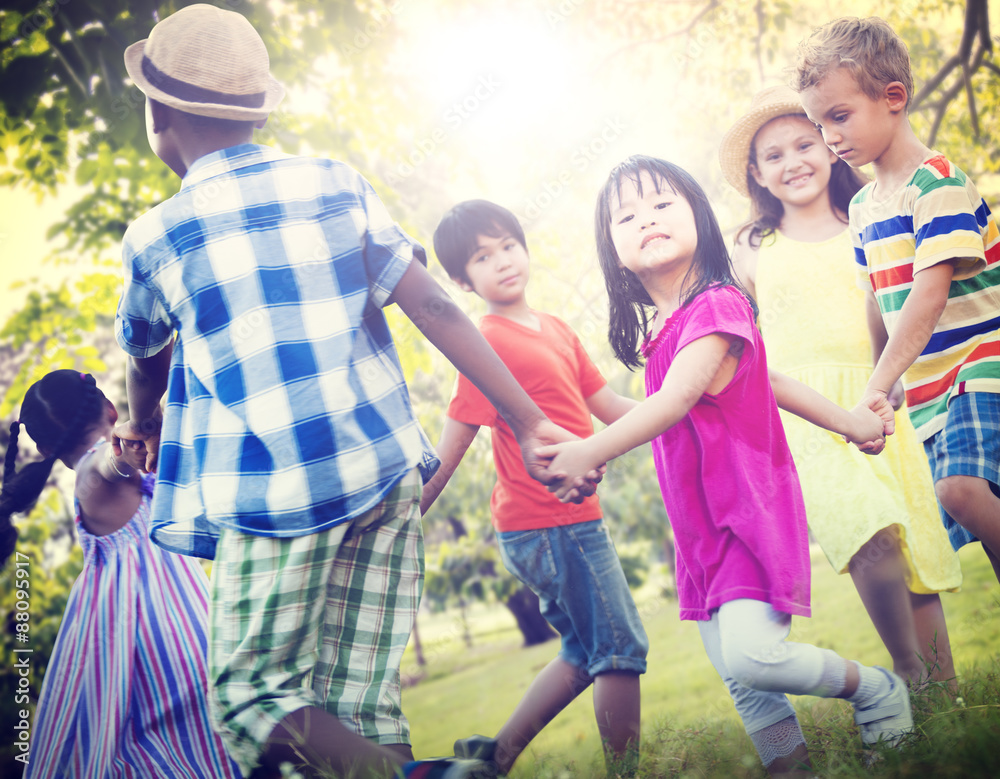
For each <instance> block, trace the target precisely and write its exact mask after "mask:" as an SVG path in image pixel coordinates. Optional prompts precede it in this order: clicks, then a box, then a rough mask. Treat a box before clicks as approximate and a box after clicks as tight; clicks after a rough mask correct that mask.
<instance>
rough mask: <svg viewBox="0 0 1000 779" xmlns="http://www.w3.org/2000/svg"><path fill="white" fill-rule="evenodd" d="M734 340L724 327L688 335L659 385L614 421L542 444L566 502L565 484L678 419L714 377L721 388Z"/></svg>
mask: <svg viewBox="0 0 1000 779" xmlns="http://www.w3.org/2000/svg"><path fill="white" fill-rule="evenodd" d="M736 344H738V345H739V346H742V344H743V342H742V340H741V339H739V338H737V337H735V336H730V335H725V334H722V333H713V334H712V335H707V336H704V337H703V338H699V339H697V340H696V341H692V342H691V343H690V344H688V345H687V346H685V347H684V348H683V349H681V351H680V352H678V354H677V356H676V357H675V358H674V361H673V363H672V364H671V366H670V369H669V370H668V371H667V375H666V377H665V378H664V380H663V384H662V385H661V386H660V389H659V390H657V391H656V393H655V394H653V395H650V396H649V397H648V398H646V400H644V401H642V402H641V403H638V404H636V406H635V407H634V408H633V409H632V410H631V411H629V412H628V413H627V414H625V415H624V416H623V417H621V418H620V419H619V420H618V421H617V422H614V423H613V424H611V425H609V426H608V427H606V428H604V429H603V430H601V431H599V432H597V433H595V434H594V435H592V436H591V437H590V438H587V439H584V440H582V441H570V442H568V443H562V444H556V445H554V446H547V447H544V448H542V449H540V450H539V451H538V455H539V457H542V458H545V459H548V458H551V462H550V463H549V470H550V471H551V472H552V473H554V474H555V475H556V477H557V478H560V477H561V478H564V479H565V481H563V482H562V484H563V487H562V488H560V489H556V490H553V491H554V492H555V493H556V495H557V496H558V497H559V499H560V500H563V502H565V498H564V496H563V490H564V489H565V485H567V484H571V483H572V482H573V481H574V480H575V479H578V478H582V477H584V476H585V475H586V474H587V473H588V472H590V471H592V470H593V469H595V468H597V467H598V466H600V465H602V464H604V463H606V462H608V461H609V460H613V459H614V458H615V457H618V456H620V455H622V454H624V453H625V452H628V451H630V450H632V449H635V448H636V447H637V446H641V445H642V444H645V443H648V442H649V441H652V440H653V439H654V438H656V436H658V435H660V434H661V433H662V432H664V431H665V430H669V429H670V428H671V427H673V426H674V425H675V424H677V423H678V422H679V421H680V420H681V419H683V418H684V417H685V416H686V415H687V413H688V411H690V410H691V408H692V407H693V406H694V404H695V403H697V402H698V399H699V398H700V397H701V396H702V395H703V394H704V393H705V392H706V391H709V389H710V388H711V389H712V390H715V389H716V387H717V385H718V384H719V381H717V378H722V379H725V382H724V383H723V384H722V387H718V389H719V390H721V389H722V388H723V387H724V386H725V383H728V380H729V379H731V378H732V375H733V373H735V360H734V358H733V357H732V356H731V355H730V352H731V351H732V349H733V346H734V345H736ZM727 358H728V359H727Z"/></svg>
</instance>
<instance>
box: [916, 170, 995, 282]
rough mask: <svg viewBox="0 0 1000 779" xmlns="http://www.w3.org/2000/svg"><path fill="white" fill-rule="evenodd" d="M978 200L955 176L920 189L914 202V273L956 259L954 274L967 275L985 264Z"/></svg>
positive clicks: (980, 269)
mask: <svg viewBox="0 0 1000 779" xmlns="http://www.w3.org/2000/svg"><path fill="white" fill-rule="evenodd" d="M978 200H979V198H977V199H976V201H977V202H973V198H972V192H970V188H969V187H968V186H966V185H965V184H964V182H962V181H960V180H959V179H957V178H954V177H947V178H942V179H938V180H936V181H935V183H934V186H932V187H929V188H927V189H924V190H923V191H921V192H920V194H919V195H918V196H917V197H916V200H915V201H914V204H913V235H914V239H915V241H916V251H915V254H914V259H913V272H914V273H919V272H920V271H922V270H925V269H926V268H930V267H932V266H934V265H938V264H940V263H942V262H947V261H949V260H955V261H956V262H955V278H956V279H965V278H969V277H971V276H975V275H976V274H977V273H979V272H980V271H982V270H983V269H984V268H985V267H986V256H985V253H984V248H983V236H982V233H981V232H980V229H979V221H978V220H977V219H976V210H977V209H978V207H979V202H978Z"/></svg>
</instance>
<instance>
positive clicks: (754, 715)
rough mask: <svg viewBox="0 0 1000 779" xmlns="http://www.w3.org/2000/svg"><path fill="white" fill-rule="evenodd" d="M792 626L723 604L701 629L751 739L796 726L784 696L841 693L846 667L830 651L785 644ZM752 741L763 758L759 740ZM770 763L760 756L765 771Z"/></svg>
mask: <svg viewBox="0 0 1000 779" xmlns="http://www.w3.org/2000/svg"><path fill="white" fill-rule="evenodd" d="M791 624H792V618H791V615H789V614H784V613H782V612H780V611H776V610H775V609H774V608H773V607H772V606H771V605H770V604H769V603H763V602H761V601H756V600H747V599H741V600H734V601H730V602H729V603H725V604H723V605H722V606H721V607H720V608H719V609H718V610H717V611H715V612H714V613H713V614H712V618H711V619H709V620H707V621H704V622H699V623H698V629H699V630H700V631H701V640H702V643H703V644H704V645H705V651H706V652H707V653H708V658H709V660H711V661H712V665H713V666H715V670H716V671H718V673H719V676H721V677H722V681H723V682H725V684H726V687H727V688H728V689H729V694H730V695H731V696H732V698H733V702H734V703H735V704H736V711H737V713H738V714H739V715H740V719H741V720H742V721H743V726H744V727H745V728H746V731H747V733H748V734H750V736H751V738H753V737H754V735H755V734H757V733H758V732H760V731H763V730H764V729H765V728H770V727H771V726H773V725H776V724H777V723H779V722H782V721H783V720H789V719H791V720H792V721H793V722H794V720H795V709H793V708H792V705H791V703H789V701H788V699H787V698H786V697H785V693H790V694H793V695H818V696H820V697H824V698H826V697H830V696H832V695H835V694H838V693H840V692H842V691H843V688H844V676H845V674H846V668H847V666H846V661H845V660H843V659H842V658H841V657H840V656H839V655H837V654H836V653H835V652H832V651H830V650H829V649H820V648H819V647H815V646H813V645H812V644H798V643H795V642H792V641H786V639H787V638H788V633H789V630H790V629H791ZM786 729H787V728H786ZM795 729H796V731H798V726H797V725H796V726H795ZM762 735H763V734H762ZM753 740H754V744H755V746H757V748H758V752H761V745H760V744H759V743H758V740H759V739H757V738H753ZM793 741H794V742H795V743H790V744H788V745H787V747H788V751H787V752H785V754H790V753H791V751H792V749H793V748H794V746H795V745H796V744H798V743H804V742H803V741H802V738H801V731H798V736H797V737H795V738H793ZM779 752H784V749H781V748H779ZM777 756H783V755H780V754H779V755H777ZM768 757H772V759H773V756H770V755H765V754H764V753H763V752H761V759H762V760H764V764H765V765H767V764H768V763H769V762H770V760H769V759H768Z"/></svg>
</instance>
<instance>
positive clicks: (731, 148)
mask: <svg viewBox="0 0 1000 779" xmlns="http://www.w3.org/2000/svg"><path fill="white" fill-rule="evenodd" d="M787 114H803V115H805V111H804V110H803V108H802V103H801V101H800V100H799V96H798V94H797V93H796V92H794V91H793V90H791V89H790V88H788V87H786V86H782V85H779V86H774V87H768V88H767V89H762V90H761V91H760V92H758V93H757V94H756V95H754V96H753V100H752V101H751V103H750V110H749V111H748V112H747V113H745V114H744V115H743V116H741V117H740V118H739V119H737V120H736V123H735V124H734V125H733V126H732V127H731V128H729V132H727V133H726V135H725V137H724V138H723V139H722V145H720V146H719V164H720V165H721V166H722V173H723V175H725V177H726V181H728V182H729V183H730V184H732V185H733V187H734V188H735V189H736V190H737V191H738V192H739V193H740V194H741V195H743V196H744V197H749V196H750V193H749V192H748V191H747V165H748V164H749V162H750V144H751V143H753V138H754V136H755V135H756V134H757V131H758V130H759V129H760V128H761V127H763V126H764V125H765V124H767V123H768V122H770V121H771V120H772V119H776V118H777V117H779V116H785V115H787Z"/></svg>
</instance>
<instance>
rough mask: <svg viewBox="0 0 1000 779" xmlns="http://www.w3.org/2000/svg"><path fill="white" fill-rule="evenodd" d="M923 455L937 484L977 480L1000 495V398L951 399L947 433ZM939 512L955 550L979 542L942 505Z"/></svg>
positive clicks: (936, 437)
mask: <svg viewBox="0 0 1000 779" xmlns="http://www.w3.org/2000/svg"><path fill="white" fill-rule="evenodd" d="M924 451H925V452H926V453H927V459H928V460H929V461H930V464H931V474H932V475H933V477H934V481H935V482H938V481H940V480H941V479H943V478H944V477H945V476H978V477H979V478H980V479H986V481H988V482H989V483H990V489H992V490H993V493H994V494H995V495H1000V395H998V394H996V393H994V392H967V393H965V394H964V395H958V396H956V397H954V398H952V400H951V402H950V403H948V420H947V421H946V422H945V426H944V429H943V430H941V431H940V432H938V433H935V434H934V435H932V436H931V437H930V438H928V439H927V440H926V441H924ZM938 509H939V511H940V512H941V521H942V522H943V523H944V527H945V530H947V531H948V539H949V540H950V541H951V546H952V548H953V549H956V550H958V549H961V548H962V547H963V546H965V545H966V544H971V543H972V542H973V541H978V540H979V539H978V538H976V537H975V536H974V535H973V534H972V533H970V532H969V531H968V530H966V529H965V528H964V527H962V526H961V525H960V524H958V523H957V522H956V521H955V519H954V518H953V517H952V516H951V515H950V514H949V513H948V512H947V511H945V510H944V508H943V507H942V506H941V504H940V503H939V504H938Z"/></svg>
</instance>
